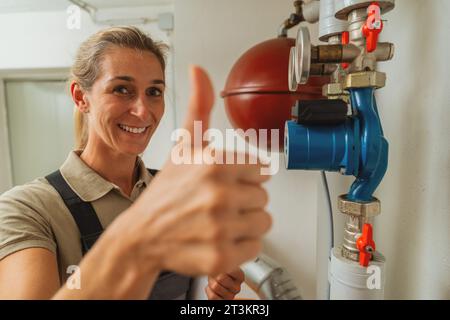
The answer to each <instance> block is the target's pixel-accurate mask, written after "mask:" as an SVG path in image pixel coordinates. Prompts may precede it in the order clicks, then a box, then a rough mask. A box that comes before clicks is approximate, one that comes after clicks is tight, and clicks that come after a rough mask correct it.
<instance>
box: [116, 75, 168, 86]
mask: <svg viewBox="0 0 450 320" xmlns="http://www.w3.org/2000/svg"><path fill="white" fill-rule="evenodd" d="M114 80H123V81H129V82H134V81H135V79H134V78H133V77H130V76H117V77H114V78H111V79H109V80H108V82H111V81H114ZM150 82H151V83H152V84H162V85H164V86H165V85H166V82H165V81H164V80H162V79H154V80H152V81H150Z"/></svg>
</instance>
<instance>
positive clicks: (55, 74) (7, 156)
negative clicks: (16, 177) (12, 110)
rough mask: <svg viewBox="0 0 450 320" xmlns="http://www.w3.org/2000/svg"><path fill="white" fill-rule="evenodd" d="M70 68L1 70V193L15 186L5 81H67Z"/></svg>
mask: <svg viewBox="0 0 450 320" xmlns="http://www.w3.org/2000/svg"><path fill="white" fill-rule="evenodd" d="M69 70H70V69H69V68H64V67H62V68H39V69H3V70H0V151H1V152H0V156H1V157H2V159H0V194H1V193H3V192H4V191H6V190H8V189H10V188H12V187H13V177H12V161H11V146H10V144H9V126H8V115H7V110H8V108H7V105H6V91H5V83H6V81H10V80H18V81H27V80H28V81H51V80H60V81H65V80H67V79H68V76H69Z"/></svg>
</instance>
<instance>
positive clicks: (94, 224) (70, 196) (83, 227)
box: [45, 170, 103, 255]
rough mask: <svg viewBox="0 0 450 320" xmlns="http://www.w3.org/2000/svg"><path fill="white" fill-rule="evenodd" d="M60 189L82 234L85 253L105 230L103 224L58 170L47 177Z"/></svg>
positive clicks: (90, 206) (89, 204)
mask: <svg viewBox="0 0 450 320" xmlns="http://www.w3.org/2000/svg"><path fill="white" fill-rule="evenodd" d="M45 178H46V179H47V181H48V182H49V183H50V184H51V185H52V186H53V188H55V189H56V191H58V193H59V195H60V196H61V198H62V199H63V201H64V203H65V205H66V206H67V208H68V209H69V211H70V213H71V214H72V217H73V218H74V220H75V222H76V224H77V226H78V230H79V231H80V234H81V247H82V251H83V255H84V254H85V253H86V252H88V251H89V249H91V248H92V246H93V245H94V243H95V241H96V240H97V239H98V238H99V237H100V235H101V233H102V232H103V227H102V224H101V223H100V220H99V219H98V217H97V214H96V213H95V210H94V208H93V207H92V204H91V203H90V202H86V201H83V200H82V199H81V198H80V197H79V196H78V195H77V194H76V193H75V192H74V191H73V190H72V188H71V187H70V186H69V185H68V183H67V182H66V180H64V178H63V176H62V174H61V171H59V170H57V171H55V172H53V173H52V174H49V175H48V176H46V177H45Z"/></svg>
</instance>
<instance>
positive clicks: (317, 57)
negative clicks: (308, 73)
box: [311, 44, 360, 63]
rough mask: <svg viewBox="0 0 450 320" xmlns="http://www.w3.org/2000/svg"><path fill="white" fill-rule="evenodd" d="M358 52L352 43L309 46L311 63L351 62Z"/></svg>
mask: <svg viewBox="0 0 450 320" xmlns="http://www.w3.org/2000/svg"><path fill="white" fill-rule="evenodd" d="M359 54H360V50H359V49H358V47H356V46H354V45H352V44H344V45H343V44H331V45H319V46H313V47H312V48H311V63H341V62H352V61H353V60H355V58H356V57H358V55H359Z"/></svg>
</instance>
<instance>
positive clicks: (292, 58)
mask: <svg viewBox="0 0 450 320" xmlns="http://www.w3.org/2000/svg"><path fill="white" fill-rule="evenodd" d="M296 51H297V47H291V51H290V53H289V72H288V82H289V91H291V92H296V91H297V87H298V83H297V77H296V75H295V70H296V68H297V67H296V64H297V52H296Z"/></svg>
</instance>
